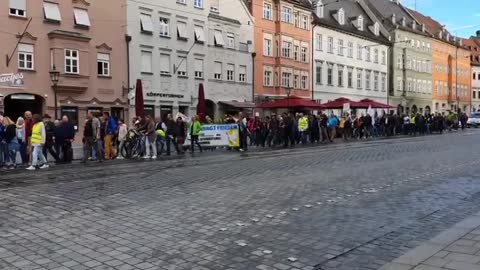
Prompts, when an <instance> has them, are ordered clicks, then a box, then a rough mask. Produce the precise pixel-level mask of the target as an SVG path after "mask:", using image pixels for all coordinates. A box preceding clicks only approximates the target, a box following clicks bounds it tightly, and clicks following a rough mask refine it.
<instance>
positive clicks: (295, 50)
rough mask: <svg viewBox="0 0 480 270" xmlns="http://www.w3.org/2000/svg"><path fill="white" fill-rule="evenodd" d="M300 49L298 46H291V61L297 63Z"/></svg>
mask: <svg viewBox="0 0 480 270" xmlns="http://www.w3.org/2000/svg"><path fill="white" fill-rule="evenodd" d="M299 48H300V47H298V45H294V46H293V59H294V60H295V61H298V60H299V58H298V50H299Z"/></svg>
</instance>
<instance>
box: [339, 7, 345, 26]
mask: <svg viewBox="0 0 480 270" xmlns="http://www.w3.org/2000/svg"><path fill="white" fill-rule="evenodd" d="M338 23H339V24H340V25H344V24H345V10H343V8H341V9H339V10H338Z"/></svg>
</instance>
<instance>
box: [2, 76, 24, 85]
mask: <svg viewBox="0 0 480 270" xmlns="http://www.w3.org/2000/svg"><path fill="white" fill-rule="evenodd" d="M23 85H24V82H23V73H5V74H0V87H2V86H3V87H16V88H17V87H23Z"/></svg>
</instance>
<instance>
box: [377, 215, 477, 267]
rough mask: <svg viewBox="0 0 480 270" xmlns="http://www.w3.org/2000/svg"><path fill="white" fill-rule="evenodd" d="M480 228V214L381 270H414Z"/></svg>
mask: <svg viewBox="0 0 480 270" xmlns="http://www.w3.org/2000/svg"><path fill="white" fill-rule="evenodd" d="M478 227H480V212H478V213H477V214H474V215H473V216H471V217H469V218H467V219H464V220H463V221H460V222H459V223H457V224H455V225H454V226H453V227H452V228H450V229H447V230H446V231H443V232H442V233H440V234H438V235H437V236H435V237H434V238H432V239H430V240H428V241H427V242H425V243H423V244H421V245H420V246H418V247H416V248H414V249H412V250H410V251H408V252H407V253H405V254H404V255H402V256H400V257H398V258H397V259H395V260H394V261H393V262H391V263H388V264H386V265H384V266H383V267H382V268H380V270H412V269H414V268H415V267H417V266H419V265H420V264H421V263H422V262H424V261H426V260H427V259H429V258H430V257H432V256H433V255H435V254H436V253H438V252H439V251H441V250H443V249H445V248H446V247H448V246H449V245H450V244H452V243H453V242H455V241H457V240H458V239H460V238H462V237H463V236H465V235H467V234H468V233H470V232H471V231H473V230H475V229H476V228H478Z"/></svg>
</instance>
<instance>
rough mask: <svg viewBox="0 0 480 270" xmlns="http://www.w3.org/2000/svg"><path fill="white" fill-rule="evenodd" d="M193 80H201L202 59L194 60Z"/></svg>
mask: <svg viewBox="0 0 480 270" xmlns="http://www.w3.org/2000/svg"><path fill="white" fill-rule="evenodd" d="M194 68H195V74H194V75H195V79H203V59H195V62H194Z"/></svg>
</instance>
